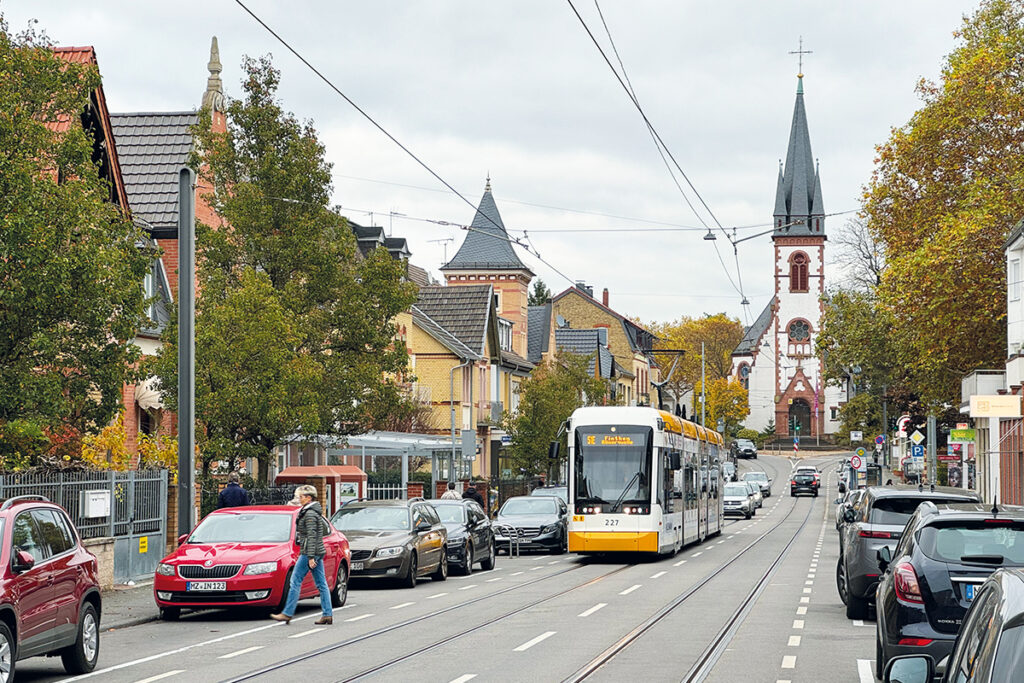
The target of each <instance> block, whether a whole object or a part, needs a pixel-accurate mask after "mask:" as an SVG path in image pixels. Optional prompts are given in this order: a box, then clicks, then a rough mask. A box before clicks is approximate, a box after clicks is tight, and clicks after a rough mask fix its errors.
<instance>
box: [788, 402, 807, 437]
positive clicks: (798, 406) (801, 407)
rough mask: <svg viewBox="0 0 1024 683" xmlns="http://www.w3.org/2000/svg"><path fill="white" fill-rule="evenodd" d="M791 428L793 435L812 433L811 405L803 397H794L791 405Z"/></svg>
mask: <svg viewBox="0 0 1024 683" xmlns="http://www.w3.org/2000/svg"><path fill="white" fill-rule="evenodd" d="M789 429H790V435H791V436H810V435H811V407H810V406H809V405H807V401H805V400H803V399H802V398H794V399H793V403H792V404H791V405H790V406H789Z"/></svg>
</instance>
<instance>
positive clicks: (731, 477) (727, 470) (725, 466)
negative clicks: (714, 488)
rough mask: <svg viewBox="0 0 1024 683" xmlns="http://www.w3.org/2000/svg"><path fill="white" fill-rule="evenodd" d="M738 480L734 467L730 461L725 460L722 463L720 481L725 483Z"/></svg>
mask: <svg viewBox="0 0 1024 683" xmlns="http://www.w3.org/2000/svg"><path fill="white" fill-rule="evenodd" d="M738 478H739V474H738V472H737V471H736V465H735V463H733V462H732V461H731V460H726V461H725V462H723V463H722V479H724V480H725V481H736V480H737V479H738Z"/></svg>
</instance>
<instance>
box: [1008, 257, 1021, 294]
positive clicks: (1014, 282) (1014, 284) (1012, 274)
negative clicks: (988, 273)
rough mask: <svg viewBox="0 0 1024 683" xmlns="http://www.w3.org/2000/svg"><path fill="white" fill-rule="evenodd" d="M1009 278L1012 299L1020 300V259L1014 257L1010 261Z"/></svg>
mask: <svg viewBox="0 0 1024 683" xmlns="http://www.w3.org/2000/svg"><path fill="white" fill-rule="evenodd" d="M1006 279H1007V280H1009V284H1010V301H1019V300H1020V259H1013V260H1012V261H1010V268H1009V272H1008V273H1007V278H1006Z"/></svg>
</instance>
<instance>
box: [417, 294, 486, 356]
mask: <svg viewBox="0 0 1024 683" xmlns="http://www.w3.org/2000/svg"><path fill="white" fill-rule="evenodd" d="M412 319H413V321H415V323H416V324H417V325H418V326H419V327H420V329H422V330H423V331H424V332H426V333H427V334H429V335H430V336H431V337H433V338H434V339H436V340H437V341H438V343H440V344H442V345H443V346H444V347H445V348H447V349H448V350H449V351H451V352H452V353H454V354H455V355H456V356H458V357H459V358H472V359H474V360H478V359H479V358H480V355H479V354H478V353H476V352H475V351H473V350H472V349H471V348H469V347H468V346H466V345H465V344H463V343H462V342H461V341H460V340H459V339H458V338H457V337H456V336H455V335H453V334H452V333H451V332H449V331H448V330H446V329H444V327H442V326H441V325H440V324H438V322H437V321H436V320H434V319H433V318H431V317H430V316H429V315H427V314H426V313H424V312H423V311H421V310H420V309H419V307H417V306H416V305H413V307H412Z"/></svg>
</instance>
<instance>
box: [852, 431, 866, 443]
mask: <svg viewBox="0 0 1024 683" xmlns="http://www.w3.org/2000/svg"><path fill="white" fill-rule="evenodd" d="M863 440H864V432H861V431H851V432H850V442H851V443H853V442H855V441H856V442H860V441H863Z"/></svg>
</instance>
